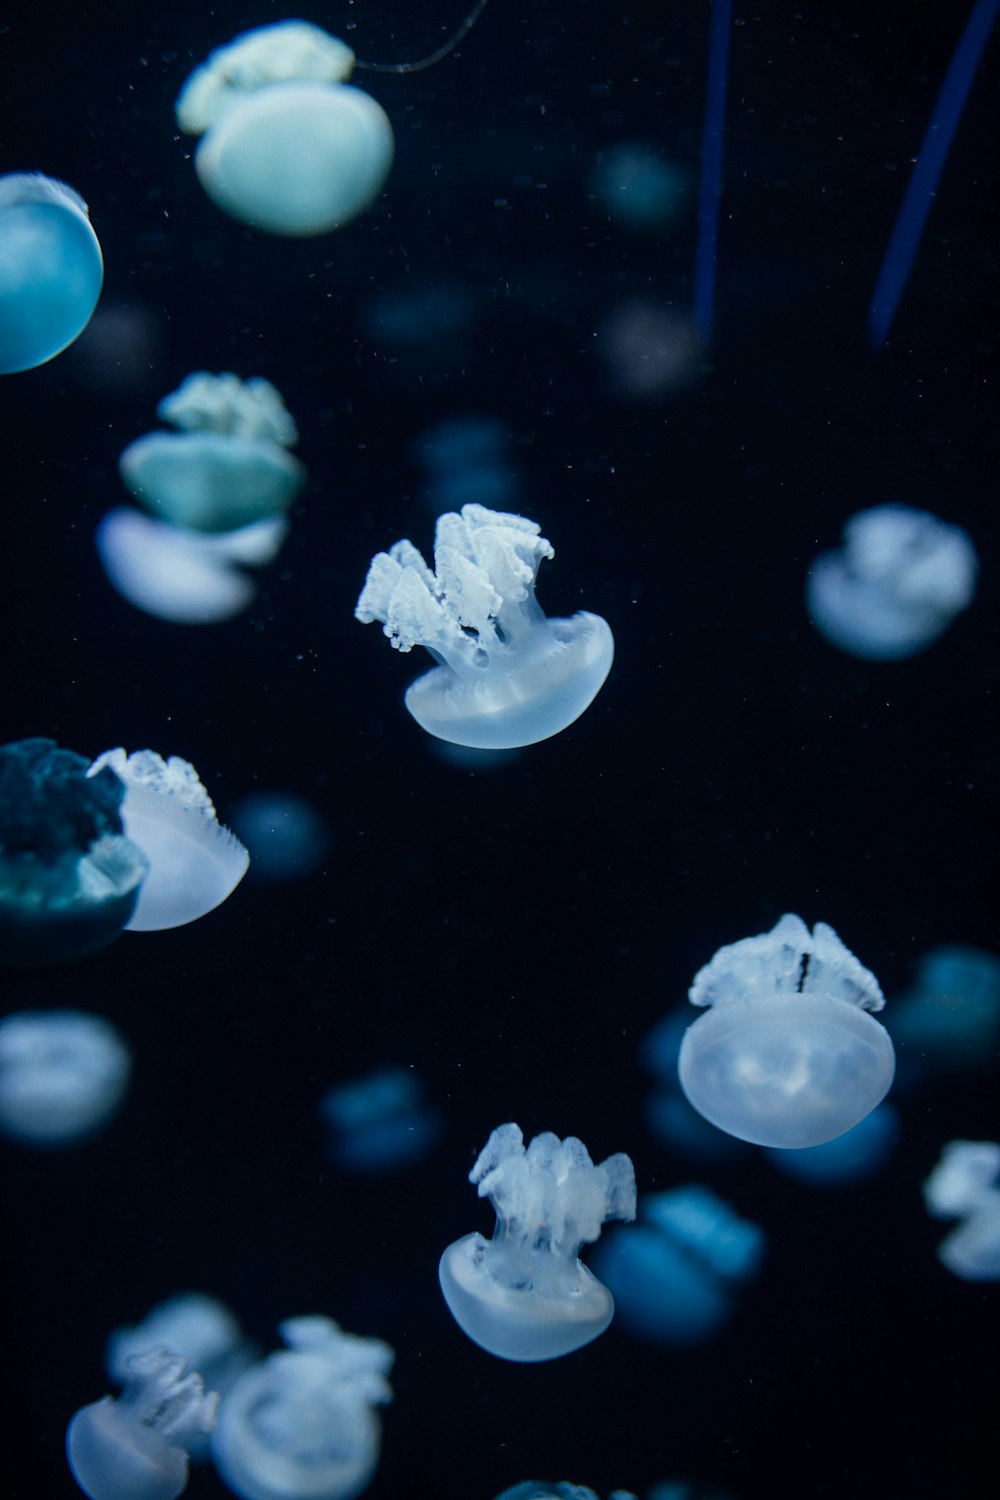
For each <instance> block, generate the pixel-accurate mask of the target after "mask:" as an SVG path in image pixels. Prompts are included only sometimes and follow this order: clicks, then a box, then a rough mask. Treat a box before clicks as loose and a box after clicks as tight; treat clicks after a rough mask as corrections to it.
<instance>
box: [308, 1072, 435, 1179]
mask: <svg viewBox="0 0 1000 1500" xmlns="http://www.w3.org/2000/svg"><path fill="white" fill-rule="evenodd" d="M319 1112H320V1118H321V1119H322V1120H323V1122H324V1124H325V1125H327V1126H328V1127H329V1129H330V1136H329V1140H328V1143H327V1152H328V1154H329V1156H330V1159H331V1160H332V1161H333V1162H335V1163H336V1165H337V1166H338V1167H343V1168H344V1169H345V1170H346V1171H348V1172H364V1173H376V1172H392V1171H395V1170H397V1169H398V1168H400V1167H406V1166H409V1165H410V1163H411V1162H414V1161H418V1160H419V1159H420V1158H421V1157H422V1156H426V1154H427V1152H428V1151H430V1150H431V1149H432V1148H433V1147H434V1146H435V1145H436V1144H437V1141H438V1138H439V1136H440V1134H441V1126H442V1120H441V1114H440V1111H439V1110H436V1109H435V1108H434V1107H433V1106H432V1105H429V1104H428V1103H427V1102H426V1100H425V1099H424V1085H423V1082H422V1080H421V1079H420V1078H418V1077H417V1075H416V1074H415V1073H414V1072H413V1071H412V1070H411V1069H409V1068H379V1069H378V1070H377V1071H376V1072H374V1073H369V1074H368V1076H367V1077H366V1078H358V1079H355V1080H354V1081H353V1082H352V1083H340V1084H337V1085H336V1086H335V1087H334V1088H331V1089H327V1091H326V1093H325V1094H324V1095H323V1097H322V1099H321V1100H320V1104H319Z"/></svg>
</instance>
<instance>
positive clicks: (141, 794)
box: [90, 749, 250, 932]
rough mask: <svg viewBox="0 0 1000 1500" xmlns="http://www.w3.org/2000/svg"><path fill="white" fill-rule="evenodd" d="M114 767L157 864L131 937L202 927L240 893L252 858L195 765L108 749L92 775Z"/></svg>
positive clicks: (128, 809)
mask: <svg viewBox="0 0 1000 1500" xmlns="http://www.w3.org/2000/svg"><path fill="white" fill-rule="evenodd" d="M108 767H110V769H111V770H113V771H114V772H115V775H116V776H117V777H118V778H119V780H120V781H121V782H123V783H124V786H125V800H124V802H123V803H122V822H123V824H124V827H125V832H126V833H127V835H128V837H129V838H130V839H131V840H132V841H133V842H134V843H135V844H137V845H138V847H139V848H140V849H141V850H142V852H143V854H144V855H145V856H146V858H147V859H148V861H149V875H148V876H147V879H146V881H145V883H144V885H143V887H142V890H141V892H140V895H139V900H138V902H137V904H136V908H135V911H134V912H133V913H132V915H131V917H130V918H129V920H128V923H127V926H128V929H129V931H130V932H162V931H163V930H164V929H165V928H168V927H183V926H184V925H185V924H186V923H188V922H196V921H197V920H198V918H199V917H204V916H205V915H206V914H207V913H208V912H210V911H214V910H215V908H216V907H217V906H221V904H222V902H223V901H225V900H227V899H228V897H229V896H231V895H232V893H233V891H234V890H235V889H236V887H237V886H238V885H239V883H240V881H241V880H242V879H243V876H244V875H245V874H246V872H247V866H248V865H249V863H250V856H249V854H248V853H247V851H246V849H245V848H244V847H243V845H242V844H241V843H240V841H239V839H237V838H235V837H234V836H233V835H232V834H231V833H230V832H229V829H228V828H224V827H223V826H222V824H221V823H220V822H219V820H218V818H217V817H216V815H215V808H214V806H213V805H212V799H211V797H210V796H209V795H208V793H207V791H206V790H205V788H204V786H203V785H202V783H201V781H200V780H199V777H198V772H197V771H196V770H195V768H194V766H192V765H191V763H190V762H189V761H186V760H181V758H180V756H178V755H171V756H170V757H169V758H168V759H167V760H164V759H163V757H162V756H160V755H157V754H156V752H155V751H153V750H136V751H135V752H134V753H133V754H132V755H127V754H126V752H125V751H124V750H122V749H117V750H106V751H105V752H104V754H103V755H99V756H98V757H97V759H96V760H95V761H94V764H93V765H92V766H91V768H90V775H92V776H93V775H96V774H98V773H99V772H100V771H102V770H104V769H106V768H108Z"/></svg>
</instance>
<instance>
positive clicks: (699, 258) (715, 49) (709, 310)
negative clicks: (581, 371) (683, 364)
mask: <svg viewBox="0 0 1000 1500" xmlns="http://www.w3.org/2000/svg"><path fill="white" fill-rule="evenodd" d="M996 3H1000V0H996ZM732 15H733V3H732V0H712V34H711V37H710V39H709V48H708V79H707V81H706V86H705V128H704V132H703V135H702V145H701V182H700V184H699V188H698V246H697V253H696V256H695V268H694V322H695V327H696V328H697V330H698V332H699V333H700V334H701V336H702V338H703V339H706V340H708V339H709V338H711V336H712V319H713V312H714V306H713V304H714V302H715V241H716V238H717V235H718V230H719V193H720V191H721V184H722V132H723V130H724V128H725V122H726V74H727V72H728V70H729V34H730V32H731V30H732Z"/></svg>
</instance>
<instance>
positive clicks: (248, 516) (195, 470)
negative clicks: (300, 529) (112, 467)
mask: <svg viewBox="0 0 1000 1500" xmlns="http://www.w3.org/2000/svg"><path fill="white" fill-rule="evenodd" d="M156 410H157V415H158V416H160V417H161V418H162V419H163V421H164V422H170V423H171V424H172V425H173V426H174V427H178V428H180V431H179V432H148V433H147V434H146V435H145V437H141V438H138V439H137V440H136V441H135V442H134V443H130V444H129V446H128V447H127V448H126V449H125V451H124V452H123V453H122V455H121V458H120V459H119V461H118V462H119V469H120V471H121V476H122V479H123V480H124V482H125V485H126V487H127V488H128V489H129V490H130V491H131V493H132V494H133V495H134V496H135V498H136V499H137V500H138V501H140V502H141V503H142V504H143V505H144V506H145V507H146V509H147V510H149V511H151V512H152V513H153V515H154V516H156V517H157V518H158V519H159V520H161V521H167V522H169V524H170V525H171V526H177V527H180V528H182V529H183V530H186V531H198V532H208V533H209V534H210V535H215V534H217V533H219V532H232V531H237V530H239V529H240V528H242V527H245V526H251V525H253V524H254V523H255V522H258V521H266V520H270V519H271V518H273V517H274V516H278V515H281V514H283V513H284V512H285V511H286V510H287V509H288V507H289V506H290V505H291V504H292V502H293V500H294V499H295V497H296V496H297V495H298V493H299V491H300V490H301V488H302V486H303V484H304V483H305V480H306V471H305V469H304V467H303V465H302V464H300V463H299V461H298V459H297V458H293V457H292V455H291V454H290V453H288V452H287V451H286V450H287V449H288V448H289V447H291V446H292V445H293V444H294V443H297V442H298V436H299V435H298V431H297V429H296V426H295V423H294V421H293V420H292V418H291V416H290V415H289V413H288V410H287V408H286V407H285V403H284V401H283V400H282V399H281V394H280V392H279V391H277V390H276V389H275V387H274V386H273V385H272V384H271V382H270V381H269V380H264V379H262V378H261V377H260V376H256V377H253V378H252V379H250V380H240V378H239V376H237V375H231V374H224V375H209V374H207V373H206V372H205V371H204V370H196V371H195V373H194V374H193V375H189V376H188V377H187V379H186V380H184V381H183V382H182V383H181V385H180V386H179V387H178V389H177V390H176V391H173V392H172V393H171V394H170V395H169V396H164V398H163V400H162V401H161V402H160V404H159V406H158V407H157V408H156Z"/></svg>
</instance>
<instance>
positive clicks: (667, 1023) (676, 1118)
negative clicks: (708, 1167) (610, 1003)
mask: <svg viewBox="0 0 1000 1500" xmlns="http://www.w3.org/2000/svg"><path fill="white" fill-rule="evenodd" d="M689 1018H690V1011H688V1009H687V1007H686V1006H685V1007H684V1009H683V1010H675V1011H671V1012H670V1014H669V1015H666V1016H664V1017H663V1018H662V1020H660V1021H657V1023H656V1025H655V1026H653V1027H652V1029H651V1030H650V1031H649V1032H648V1033H647V1034H646V1036H645V1037H644V1038H643V1041H642V1045H641V1046H640V1048H639V1061H640V1062H641V1063H642V1065H643V1067H645V1068H646V1069H647V1070H648V1071H649V1072H650V1073H652V1075H653V1077H654V1078H655V1079H656V1081H657V1085H658V1087H657V1088H656V1089H654V1090H653V1092H652V1093H651V1094H649V1095H648V1097H647V1099H646V1102H645V1105H644V1106H643V1116H644V1118H645V1121H646V1124H647V1126H648V1127H649V1130H650V1132H651V1134H652V1135H654V1136H655V1137H656V1139H657V1140H658V1141H660V1142H661V1143H662V1144H663V1145H664V1146H666V1147H668V1148H669V1149H670V1150H672V1151H679V1152H681V1154H682V1155H684V1156H691V1157H695V1158H697V1159H698V1160H699V1161H724V1160H725V1159H726V1158H728V1157H733V1156H737V1155H739V1153H740V1152H749V1150H750V1146H749V1144H748V1143H747V1142H746V1141H738V1140H737V1139H736V1137H735V1136H732V1135H728V1134H727V1133H726V1132H725V1131H724V1130H716V1128H715V1126H714V1125H710V1124H709V1122H708V1121H707V1120H706V1119H704V1118H703V1116H701V1115H700V1114H699V1113H698V1111H697V1110H696V1109H693V1108H692V1107H691V1105H690V1104H689V1103H688V1101H687V1099H686V1098H685V1097H684V1094H683V1093H682V1091H681V1086H680V1082H679V1080H678V1077H677V1059H678V1058H679V1056H680V1050H681V1042H682V1041H683V1040H684V1033H685V1031H687V1029H688V1026H689V1024H690V1020H689Z"/></svg>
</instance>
